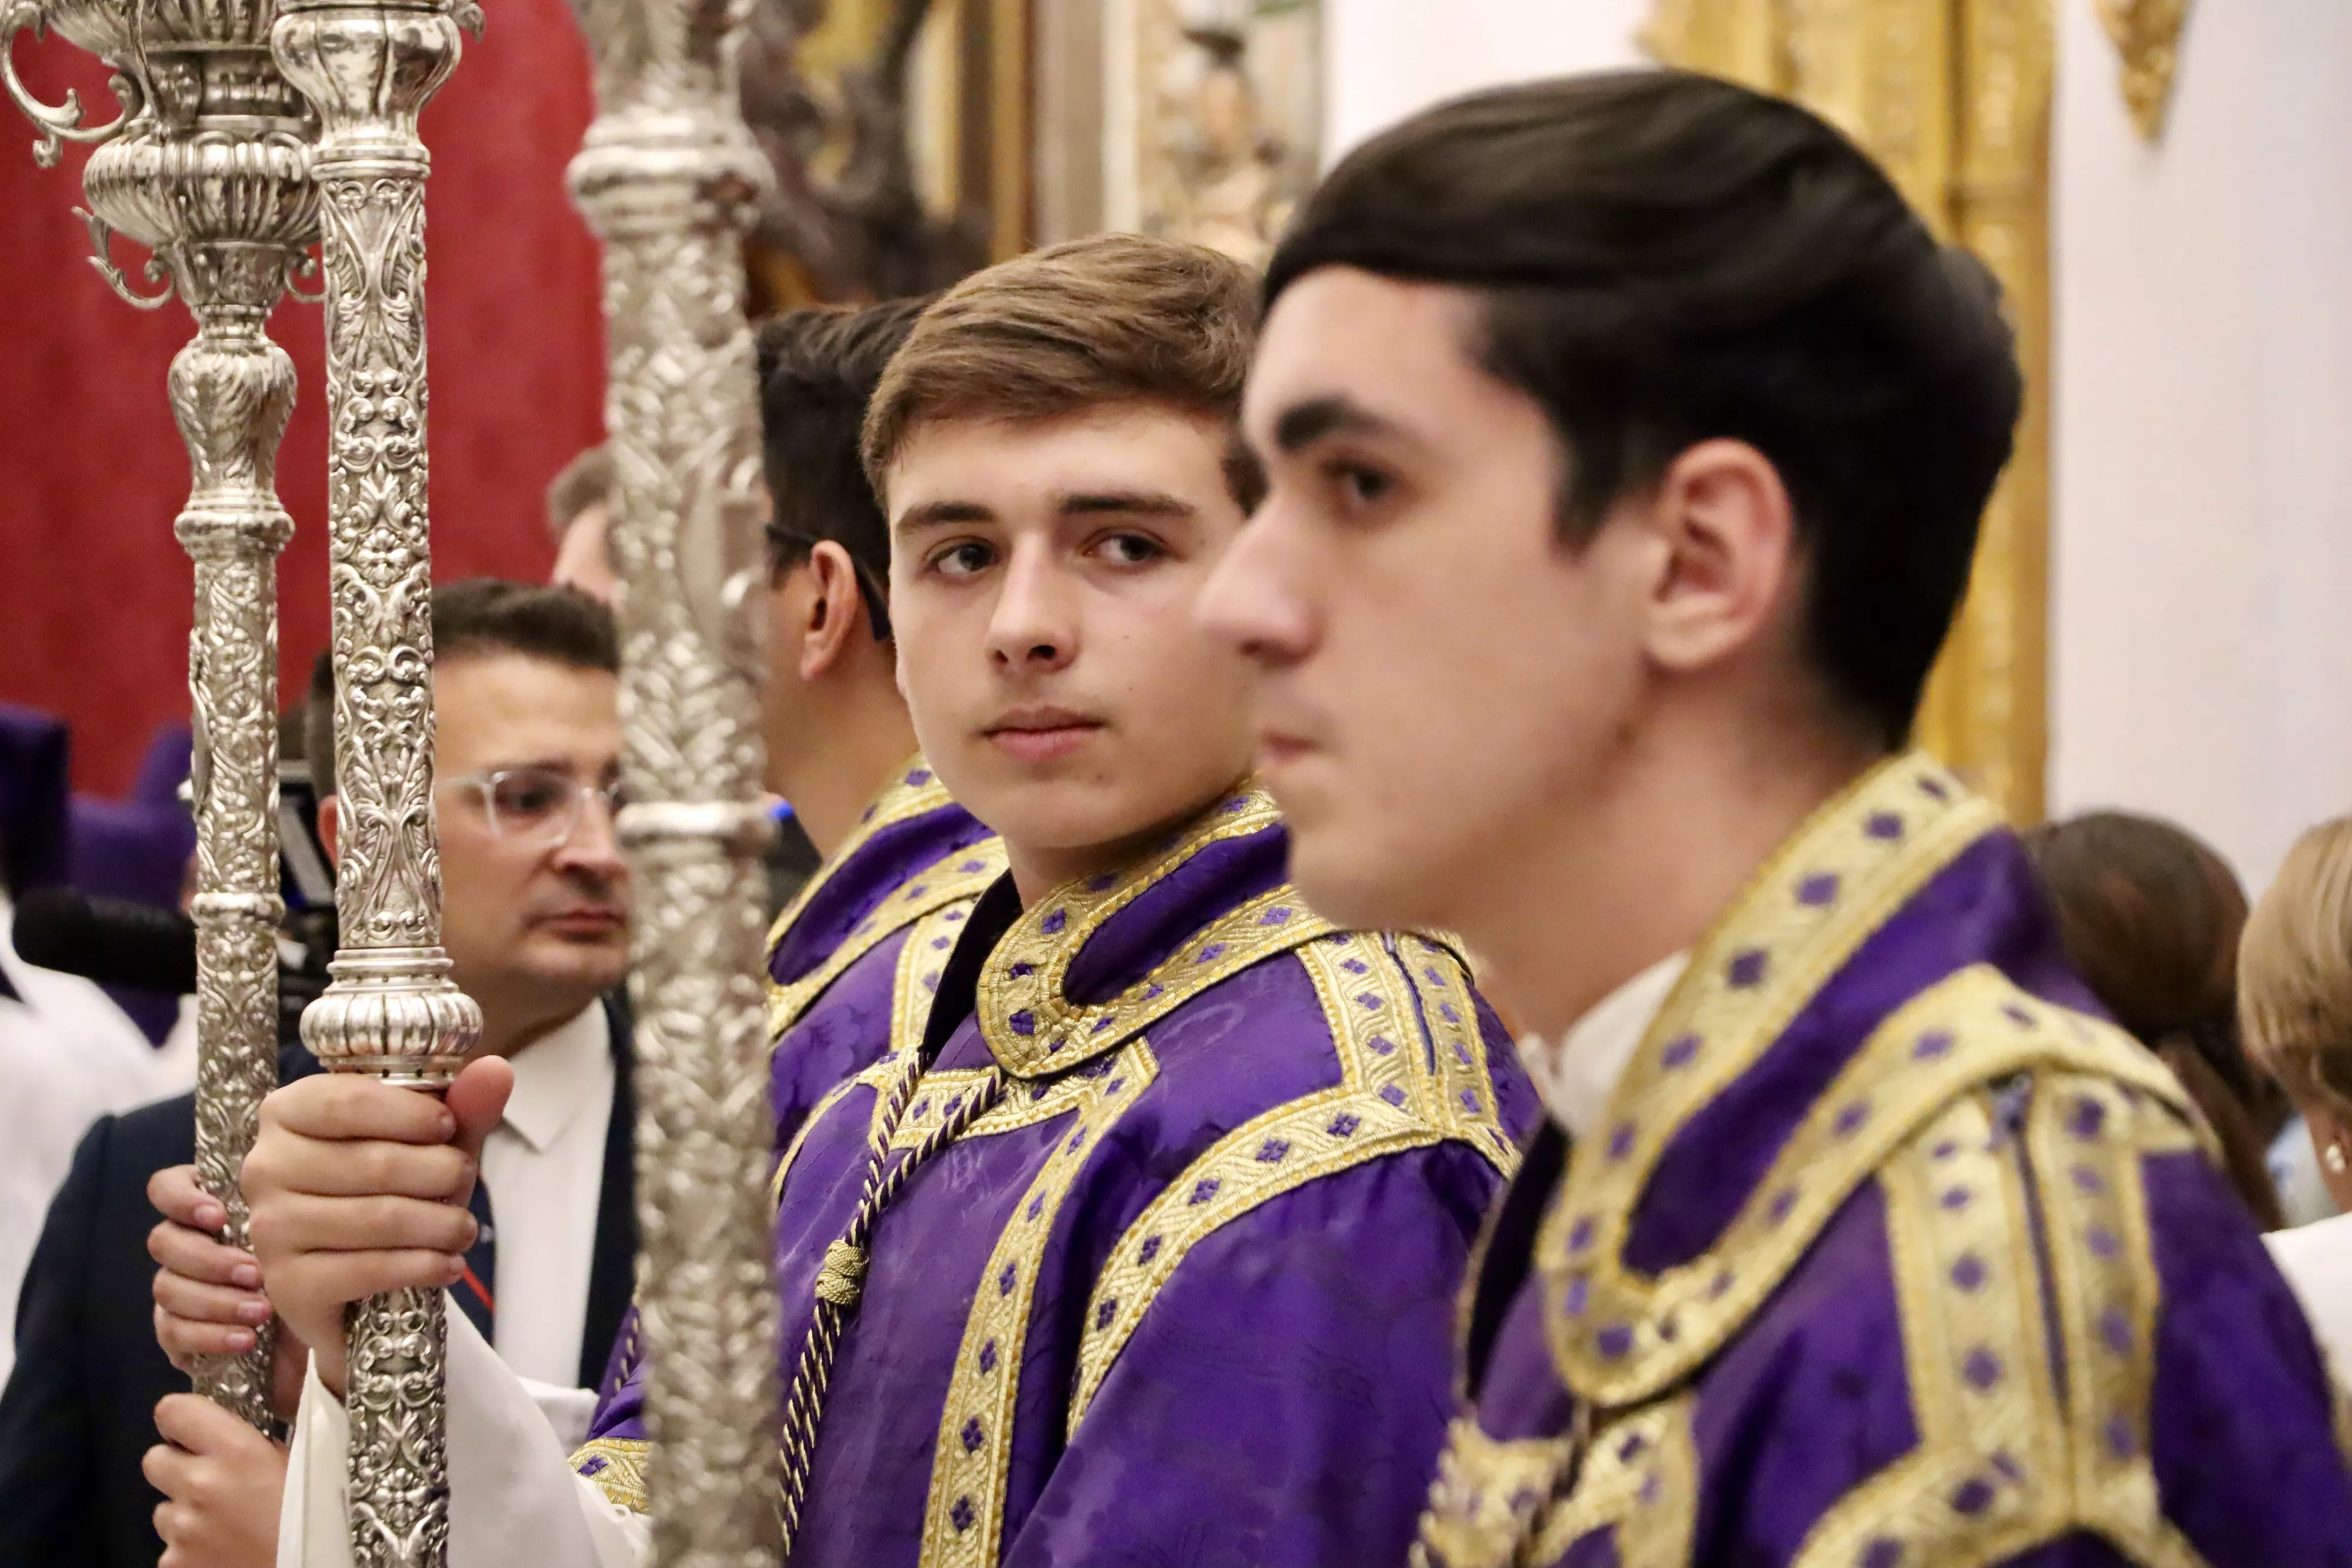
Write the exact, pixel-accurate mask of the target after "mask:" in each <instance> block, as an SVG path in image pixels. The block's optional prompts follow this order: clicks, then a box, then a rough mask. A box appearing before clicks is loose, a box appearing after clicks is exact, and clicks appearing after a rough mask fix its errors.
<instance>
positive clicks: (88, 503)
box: [0, 0, 604, 794]
mask: <svg viewBox="0 0 2352 1568" xmlns="http://www.w3.org/2000/svg"><path fill="white" fill-rule="evenodd" d="M488 12H489V27H488V33H487V35H486V37H484V39H483V41H482V42H481V43H480V44H478V45H475V44H472V43H470V42H469V43H468V45H467V50H466V57H465V59H464V61H463V63H462V64H460V65H459V67H458V68H457V74H456V75H455V76H454V77H452V78H451V79H450V80H449V83H448V85H447V86H446V87H444V88H443V89H442V90H441V93H440V95H439V96H438V97H437V98H436V99H435V100H434V102H433V105H432V107H431V108H429V109H428V110H426V111H425V126H424V133H425V142H426V143H427V144H428V145H429V146H430V147H431V148H432V152H433V178H432V182H431V184H429V185H428V186H427V196H426V204H427V212H428V214H429V223H430V228H429V231H428V240H427V244H428V256H429V267H430V270H429V272H428V274H427V285H426V288H427V294H426V317H425V320H426V330H427V332H428V334H429V348H430V352H431V354H432V395H433V396H432V405H431V443H432V445H431V459H432V487H433V488H432V507H433V520H434V528H433V552H434V572H435V574H436V577H438V578H440V579H442V580H444V581H446V580H449V579H452V578H457V577H464V576H472V575H477V574H496V575H501V576H515V577H527V578H529V577H538V576H541V575H543V574H544V573H545V572H546V570H547V567H548V563H549V562H550V561H551V558H552V549H551V543H550V542H549V540H548V537H547V531H546V527H545V524H544V522H543V521H542V520H543V516H544V513H543V511H542V509H541V495H542V493H543V491H544V489H545V487H546V484H547V481H548V480H549V479H551V477H553V475H554V474H555V472H556V470H557V469H559V468H562V466H563V464H564V463H565V462H566V461H568V460H569V459H570V458H571V457H572V455H573V454H574V453H575V452H577V451H579V450H580V448H581V447H584V446H586V445H588V444H590V443H591V442H593V441H594V440H595V439H597V437H598V435H599V432H600V431H601V429H602V425H603V398H604V347H603V335H602V331H603V330H602V323H601V317H600V312H599V306H598V284H597V256H596V247H595V244H594V241H593V239H592V238H591V237H590V236H589V235H588V233H587V231H586V229H585V228H584V227H583V226H582V225H581V222H580V220H579V218H578V217H577V216H576V215H575V214H574V213H573V212H572V207H571V205H570V202H569V200H568V198H567V196H566V195H565V193H564V187H563V170H564V165H565V163H567V162H568V161H569V160H570V158H571V156H572V153H573V152H574V151H576V150H577V149H578V147H579V145H580V138H581V133H582V132H583V131H584V130H585V129H586V127H587V123H588V120H589V116H590V114H591V112H592V109H593V94H592V89H591V87H590V82H589V78H588V66H587V58H586V53H585V51H584V49H583V47H582V45H581V43H580V40H579V37H578V36H577V34H576V32H575V31H574V28H573V25H572V19H571V14H570V11H569V10H568V8H567V5H566V4H565V0H490V4H489V5H488ZM17 57H18V60H19V62H20V64H21V66H22V68H23V69H24V71H25V74H26V78H27V79H28V80H29V81H30V83H31V84H32V85H33V86H34V87H35V89H37V91H39V93H40V94H41V96H42V97H43V98H45V99H47V100H52V101H54V100H56V99H57V98H58V96H59V95H60V93H61V92H62V90H63V89H64V88H65V87H67V86H68V85H72V86H78V87H79V88H80V89H82V99H83V101H84V102H85V103H86V104H90V105H92V106H93V107H94V108H96V109H98V110H103V111H104V112H105V114H107V115H110V114H111V113H112V112H113V110H114V100H113V98H112V96H111V95H110V93H108V92H107V91H106V90H105V86H104V82H105V74H104V72H103V71H102V70H100V69H99V68H96V67H95V65H94V64H93V62H91V61H90V60H89V58H88V57H87V56H84V55H82V54H81V53H80V52H79V51H78V50H76V49H74V48H73V47H70V46H69V45H67V44H66V43H64V42H63V41H62V40H60V39H58V38H54V37H52V38H47V39H44V40H42V41H41V42H39V43H37V44H34V43H31V42H29V41H27V42H22V43H20V44H19V45H18V47H17ZM31 138H32V131H31V127H30V124H29V122H28V121H25V120H23V119H22V118H21V117H19V116H18V115H17V114H16V110H14V108H13V107H10V106H8V105H6V104H5V102H4V101H0V700H8V701H13V702H22V703H27V704H30V705H32V706H35V707H39V708H46V709H48V710H52V711H55V712H58V713H62V714H64V715H65V716H66V717H67V718H68V720H69V721H71V722H72V724H73V745H74V782H75V784H76V786H77V787H78V788H80V789H83V790H88V791H93V792H97V793H100V794H115V793H119V792H120V791H121V790H123V789H125V788H127V787H128V786H129V784H130V782H131V775H132V773H134V772H135V770H136V768H137V765H138V759H139V757H140V755H141V753H142V752H143V750H144V748H145V746H146V743H147V740H148V737H149V735H150V734H151V733H152V731H153V730H154V729H155V727H156V726H157V725H158V724H159V723H163V722H165V721H172V722H181V721H184V720H185V718H186V714H187V634H188V623H189V618H190V608H189V593H190V588H189V565H188V561H187V557H186V556H185V555H184V554H183V553H182V552H181V551H180V548H179V546H178V544H177V543H176V542H174V541H173V538H172V533H171V525H172V520H173V516H174V515H175V514H176V513H177V511H178V510H179V507H180V504H181V502H182V501H183V500H185V498H186V495H187V485H188V465H187V455H186V452H185V450H184V448H183V447H181V445H180V439H179V435H178V432H177V430H176V428H175V427H174V426H173V423H172V417H171V413H170V410H169V408H168V407H167V405H166V404H165V401H164V391H163V378H164V373H165V371H166V369H167V367H168V366H169V365H170V363H171V360H172V356H173V353H176V352H178V350H179V348H180V346H181V345H182V344H183V343H184V342H186V341H187V339H188V337H189V336H190V334H191V332H192V331H193V328H192V326H191V324H190V322H189V320H188V315H187V312H186V311H185V310H184V309H182V308H181V307H180V306H179V305H178V304H176V303H174V304H173V305H170V306H168V307H166V308H165V309H163V310H157V311H152V312H142V311H138V310H132V309H131V308H130V307H129V306H128V305H125V304H123V303H122V302H121V300H117V299H115V298H114V296H113V294H112V293H111V292H110V290H109V289H108V288H107V287H106V284H105V283H104V281H103V280H102V279H100V278H99V276H98V274H97V273H96V272H94V271H93V270H91V268H89V266H88V265H87V264H86V263H85V262H84V260H83V257H84V255H85V254H86V252H87V248H88V247H87V243H86V239H85V237H84V234H83V230H82V226H81V223H80V221H79V219H77V218H76V217H75V216H73V209H74V208H75V207H77V206H79V205H81V182H80V166H81V163H82V159H83V154H82V153H81V152H80V151H79V149H76V150H73V151H71V152H69V153H68V155H67V158H66V161H65V163H63V164H62V165H61V166H59V167H58V168H56V169H40V168H37V167H35V166H34V163H33V161H32V158H31V155H30V143H31ZM119 248H120V250H121V256H122V258H123V259H124V260H125V261H130V260H131V259H132V258H138V257H139V256H140V253H139V252H137V251H136V250H135V248H133V247H128V246H123V247H119ZM133 275H134V278H135V276H136V269H135V268H133ZM270 331H271V335H272V336H273V337H274V338H276V339H277V341H278V342H279V343H281V344H283V345H284V346H285V348H286V349H287V351H288V352H289V353H291V354H292V355H293V356H294V363H295V366H296V369H297V372H298V373H299V376H300V378H301V401H300V403H299V406H298V407H297V410H296V412H295V416H294V422H293V426H292V428H291V429H290V430H289V432H288V433H287V437H286V443H285V447H284V448H283V451H282V455H281V457H280V459H279V465H278V493H279V495H280V496H281V497H282V498H283V499H284V500H285V502H286V506H287V510H289V511H290V512H292V513H293V515H294V521H295V528H296V532H295V538H294V542H293V543H292V544H291V545H289V547H288V548H287V551H286V552H285V554H284V555H283V556H282V557H281V558H280V562H279V569H278V597H279V605H280V626H281V632H280V638H279V646H280V648H281V650H282V652H283V655H284V665H283V675H282V678H281V691H280V697H281V704H282V703H283V702H288V701H291V700H292V699H293V697H294V695H295V694H296V693H297V692H299V690H300V689H301V682H302V681H303V680H304V679H306V678H307V676H308V673H309V670H310V661H311V659H312V658H314V657H315V656H316V655H317V653H318V650H319V649H320V648H321V647H324V646H326V640H327V589H326V580H327V579H326V557H327V551H326V533H325V528H326V496H327V480H326V450H327V447H326V430H327V421H326V414H325V402H326V391H325V382H324V380H323V379H322V378H323V374H324V372H323V369H322V363H321V350H320V321H319V311H318V310H317V309H316V308H314V307H310V306H303V305H294V304H289V305H286V306H283V307H281V308H280V309H279V310H278V313H277V315H276V317H275V318H274V319H273V321H272V322H271V325H270Z"/></svg>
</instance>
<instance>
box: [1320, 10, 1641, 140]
mask: <svg viewBox="0 0 2352 1568" xmlns="http://www.w3.org/2000/svg"><path fill="white" fill-rule="evenodd" d="M1649 14H1650V0H1323V26H1324V41H1323V50H1324V53H1323V58H1324V69H1325V71H1326V73H1327V75H1326V86H1327V88H1328V93H1327V96H1326V97H1325V99H1324V116H1325V118H1324V126H1325V131H1326V135H1325V138H1324V149H1325V155H1326V156H1327V157H1331V158H1336V157H1338V156H1339V154H1340V153H1345V152H1346V151H1347V150H1348V149H1349V148H1350V147H1352V146H1354V145H1355V144H1356V143H1357V142H1360V141H1362V140H1363V139H1364V138H1365V137H1366V136H1369V135H1370V134H1371V133H1372V132H1375V131H1378V130H1380V129H1381V128H1382V127H1383V126H1386V125H1389V124H1391V123H1392V122H1394V121H1399V120H1402V119H1403V118H1404V117H1405V116H1406V115H1408V114H1411V113H1412V112H1413V111H1414V110H1418V109H1425V108H1427V107H1428V106H1429V105H1430V104H1433V103H1435V102H1436V101H1437V100H1440V99H1444V98H1451V97H1454V95H1455V94H1457V93H1464V92H1468V91H1471V90H1473V89H1476V88H1481V87H1490V86H1493V85H1495V84H1496V83H1498V82H1506V81H1514V80H1519V79H1525V78H1528V77H1540V76H1557V75H1559V74H1561V73H1563V72H1567V71H1580V70H1599V69H1601V68H1604V67H1610V66H1627V65H1636V64H1640V63H1642V62H1643V58H1644V57H1643V55H1642V54H1641V52H1640V50H1639V49H1638V48H1637V47H1635V44H1634V41H1633V37H1634V33H1635V31H1636V30H1637V29H1638V28H1639V27H1640V26H1641V25H1642V23H1643V21H1644V20H1645V19H1647V17H1648V16H1649Z"/></svg>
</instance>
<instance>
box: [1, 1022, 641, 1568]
mask: <svg viewBox="0 0 2352 1568" xmlns="http://www.w3.org/2000/svg"><path fill="white" fill-rule="evenodd" d="M608 1012H609V1013H610V1015H611V1018H612V1025H613V1029H612V1037H613V1058H614V1068H616V1069H617V1070H616V1072H615V1074H614V1085H613V1115H612V1120H611V1121H610V1123H609V1124H608V1125H607V1127H606V1129H605V1134H604V1185H603V1189H602V1191H601V1192H600V1193H599V1194H598V1198H597V1210H596V1252H595V1259H594V1262H593V1264H592V1265H591V1267H590V1271H589V1280H588V1308H587V1318H586V1321H585V1322H584V1324H583V1334H582V1337H581V1350H580V1383H581V1385H582V1386H583V1387H593V1386H594V1385H595V1382H596V1379H597V1377H598V1375H599V1374H600V1373H602V1372H603V1371H604V1362H605V1359H606V1356H607V1354H608V1353H609V1352H610V1350H611V1348H612V1343H613V1339H614V1335H615V1334H617V1333H618V1332H619V1331H620V1325H621V1318H622V1316H623V1314H624V1313H625V1311H626V1310H627V1309H628V1305H629V1293H630V1289H631V1283H632V1276H633V1273H634V1269H635V1258H636V1250H637V1226H636V1207H635V1191H634V1187H635V1184H634V1181H633V1177H632V1163H631V1131H632V1129H633V1128H634V1127H635V1121H636V1116H635V1097H634V1096H633V1094H632V1093H631V1091H630V1073H629V1068H630V1059H631V1058H630V1052H629V1031H628V1023H627V1016H626V1014H625V1011H624V1010H623V1009H621V1008H620V1007H619V1006H617V1005H611V1004H608ZM318 1070H319V1068H318V1064H317V1062H315V1061H314V1060H312V1059H311V1058H310V1053H309V1052H307V1051H304V1050H301V1049H299V1047H295V1048H289V1050H287V1051H286V1052H285V1053H284V1055H283V1056H282V1057H281V1058H280V1075H281V1077H282V1078H283V1079H288V1080H290V1079H295V1078H299V1077H304V1076H307V1075H308V1074H310V1073H314V1072H316V1071H318ZM195 1142H196V1131H195V1099H194V1096H193V1095H182V1096H181V1097H180V1098H178V1099H177V1100H163V1101H161V1102H159V1103H157V1104H154V1105H150V1106H144V1107H142V1108H141V1109H139V1110H132V1111H129V1112H126V1113H124V1114H123V1115H121V1116H108V1117H103V1118H101V1119H100V1121H98V1123H97V1124H96V1125H95V1126H93V1127H92V1128H91V1129H90V1130H89V1133H88V1135H86V1136H85V1137H84V1138H83V1139H82V1141H81V1146H80V1147H79V1149H77V1150H76V1151H75V1152H74V1162H73V1170H72V1172H71V1173H69V1174H68V1176H67V1177H66V1180H65V1184H64V1185H63V1186H62V1187H60V1188H59V1189H58V1195H57V1198H56V1199H55V1201H54V1202H52V1203H51V1204H50V1205H49V1215H48V1219H47V1223H46V1225H44V1226H43V1227H42V1231H41V1240H40V1245H39V1247H37V1249H36V1250H35V1251H34V1254H33V1261H32V1265H31V1267H30V1268H28V1269H27V1270H26V1275H25V1285H24V1291H23V1294H22V1296H21V1297H20V1298H19V1301H18V1306H17V1312H16V1371H15V1372H14V1373H12V1374H11V1375H10V1377H9V1379H8V1386H7V1389H6V1392H5V1393H0V1568H19V1565H20V1564H21V1565H23V1568H35V1565H38V1568H154V1565H155V1561H156V1559H157V1558H159V1557H161V1556H162V1555H163V1542H162V1541H161V1539H159V1538H158V1537H157V1535H156V1534H155V1526H154V1521H153V1517H152V1516H153V1513H154V1510H155V1505H156V1504H158V1503H160V1502H161V1501H163V1497H162V1495H161V1494H160V1493H158V1492H157V1491H156V1490H155V1489H153V1488H152V1487H151V1486H149V1485H148V1484H147V1479H146V1477H145V1476H143V1475H142V1474H141V1473H140V1468H139V1462H140V1459H141V1458H142V1456H143V1455H144V1454H145V1453H146V1452H147V1450H148V1449H149V1448H151V1447H153V1446H154V1444H155V1406H156V1405H157V1403H158V1402H160V1401H161V1400H162V1399H163V1396H164V1395H165V1394H173V1393H181V1394H184V1393H186V1392H187V1388H188V1380H187V1379H186V1378H185V1377H184V1376H183V1375H182V1374H181V1373H178V1372H176V1371H174V1370H173V1366H172V1363H170V1362H168V1361H166V1360H165V1359H164V1358H163V1351H162V1349H161V1348H160V1347H159V1346H157V1344H156V1343H155V1329H154V1317H153V1308H154V1298H153V1296H152V1293H151V1290H150V1283H151V1281H152V1279H153V1276H154V1270H155V1266H154V1264H153V1263H152V1262H151V1261H150V1260H149V1258H148V1257H147V1233H148V1231H149V1230H151V1229H152V1228H153V1226H154V1224H155V1211H154V1210H153V1209H152V1208H151V1207H150V1206H149V1205H148V1203H147V1178H148V1177H149V1176H151V1175H152V1174H154V1173H156V1172H157V1171H160V1170H163V1168H164V1167H166V1166H169V1165H184V1164H186V1163H189V1162H191V1161H193V1160H194V1158H195Z"/></svg>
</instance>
